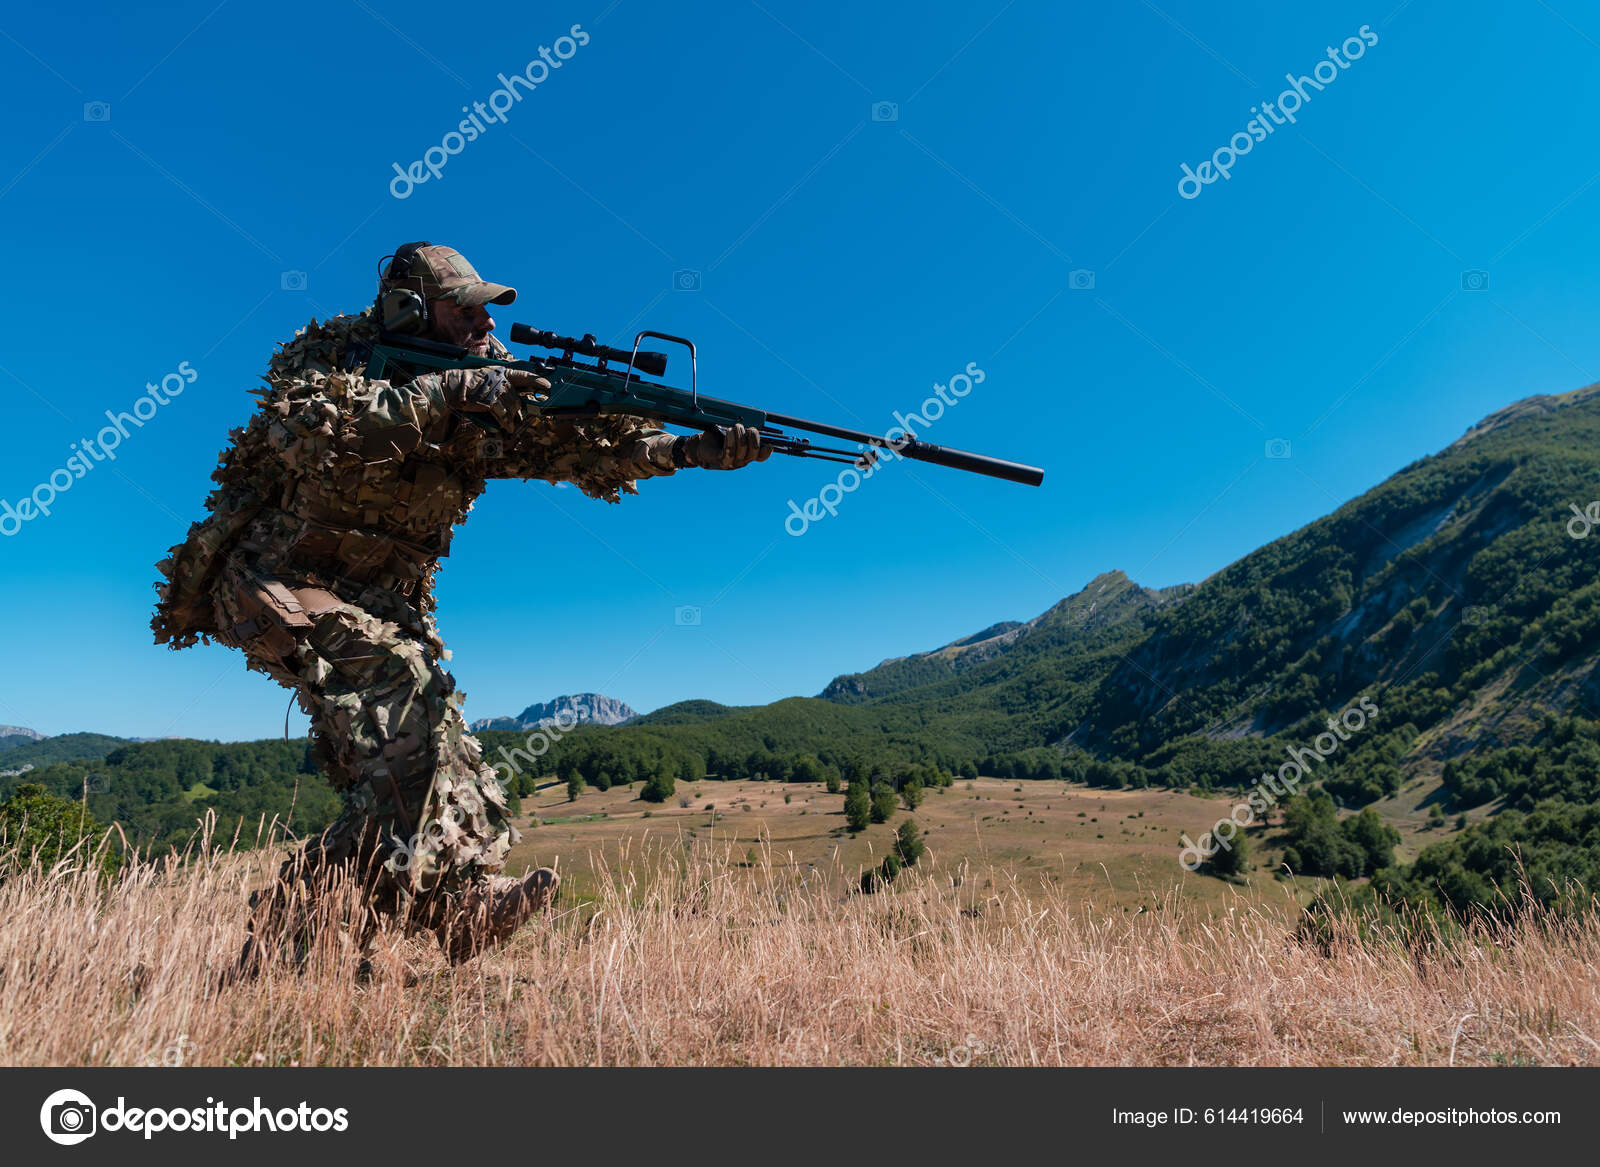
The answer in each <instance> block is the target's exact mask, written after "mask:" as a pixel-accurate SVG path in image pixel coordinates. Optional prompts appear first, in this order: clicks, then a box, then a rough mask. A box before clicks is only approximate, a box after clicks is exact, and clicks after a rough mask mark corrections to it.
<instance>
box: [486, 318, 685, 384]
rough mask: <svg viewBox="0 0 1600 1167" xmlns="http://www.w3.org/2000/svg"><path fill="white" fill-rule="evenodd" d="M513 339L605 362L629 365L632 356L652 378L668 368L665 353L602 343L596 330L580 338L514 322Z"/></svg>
mask: <svg viewBox="0 0 1600 1167" xmlns="http://www.w3.org/2000/svg"><path fill="white" fill-rule="evenodd" d="M511 339H512V340H513V341H514V342H516V343H517V344H531V345H533V346H534V347H535V348H549V349H560V350H561V352H562V356H564V357H570V356H572V355H573V354H574V353H576V354H577V355H579V356H583V357H597V358H598V359H600V360H602V361H616V362H617V363H618V364H622V365H626V364H627V363H628V361H629V359H630V358H631V359H632V361H633V367H634V369H636V370H637V371H638V372H640V373H646V374H648V375H650V376H652V377H659V376H661V375H662V374H663V373H665V372H666V371H667V354H666V353H639V354H638V355H637V356H634V354H633V353H632V352H630V351H629V350H628V349H625V348H612V347H611V346H610V345H604V344H600V343H599V342H598V341H596V340H595V338H594V334H593V333H589V334H587V335H585V336H584V337H583V339H582V340H579V339H577V338H575V337H571V336H557V335H556V334H555V333H553V332H545V331H543V330H542V329H538V328H534V327H533V326H532V325H528V324H513V325H512V326H511Z"/></svg>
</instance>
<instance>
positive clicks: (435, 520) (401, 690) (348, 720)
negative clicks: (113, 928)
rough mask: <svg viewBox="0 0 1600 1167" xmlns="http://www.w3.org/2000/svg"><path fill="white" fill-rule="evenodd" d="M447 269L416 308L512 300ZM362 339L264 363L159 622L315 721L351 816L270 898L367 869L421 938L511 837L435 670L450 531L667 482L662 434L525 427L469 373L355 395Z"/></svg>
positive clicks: (166, 564) (377, 890)
mask: <svg viewBox="0 0 1600 1167" xmlns="http://www.w3.org/2000/svg"><path fill="white" fill-rule="evenodd" d="M433 250H434V251H448V249H433ZM450 255H451V256H455V253H454V252H450ZM456 258H457V259H459V256H456ZM446 262H449V261H448V260H446ZM451 266H452V268H454V270H453V271H451V272H450V273H449V274H448V275H447V277H446V279H445V280H443V281H440V283H438V284H436V285H434V286H433V287H430V289H429V290H430V293H434V292H437V293H439V294H444V295H453V296H456V297H457V298H458V299H460V298H465V299H473V298H477V297H481V298H477V302H478V303H484V302H487V301H489V300H493V299H503V298H505V293H510V295H511V296H514V295H515V292H514V291H512V290H511V289H509V288H506V287H504V285H496V284H487V283H484V282H482V281H480V280H478V279H477V274H476V272H473V271H472V269H471V267H470V266H469V265H466V264H465V261H464V260H461V261H460V267H456V266H455V265H454V264H452V265H451ZM461 268H464V269H465V270H464V271H462V270H461ZM450 276H454V277H456V278H455V279H453V280H452V279H451V278H450ZM376 333H377V324H376V322H375V320H374V319H373V311H372V310H371V309H368V310H367V311H366V312H363V313H362V314H361V315H359V316H336V317H334V318H332V319H330V320H328V321H325V322H323V323H320V324H319V323H318V322H317V321H315V320H313V321H311V323H310V324H309V325H307V327H306V328H305V329H303V330H302V331H301V332H300V333H298V334H297V335H296V337H295V339H294V340H292V341H290V342H289V343H287V344H285V345H283V346H282V347H281V351H279V352H278V353H277V355H276V356H274V357H273V358H272V361H271V365H270V367H269V370H268V372H267V375H266V377H265V378H264V380H265V381H266V387H265V388H264V389H258V390H255V391H254V392H255V394H256V396H257V397H258V398H259V399H260V406H259V408H258V409H257V411H256V412H255V414H254V415H253V416H252V417H251V418H250V420H249V422H248V424H246V425H245V426H244V427H242V428H240V429H236V430H234V431H232V433H231V435H230V437H231V445H230V446H229V447H228V448H227V449H226V450H224V451H223V452H222V454H221V458H220V465H219V466H218V469H217V470H216V472H215V473H214V474H213V475H212V477H213V479H214V480H215V482H216V483H217V488H216V489H215V490H214V491H213V492H212V493H211V495H210V497H209V498H208V500H207V503H206V509H207V511H208V512H209V513H208V515H207V516H206V518H204V519H203V520H202V521H200V522H198V523H195V524H194V525H193V526H192V527H191V528H190V529H189V535H188V538H187V539H186V540H185V541H184V542H183V543H181V544H179V545H178V546H176V547H174V548H172V550H171V554H170V556H169V558H167V559H165V560H163V561H162V562H161V563H160V564H159V565H158V567H159V570H160V572H161V574H162V577H163V580H162V582H160V583H159V584H157V590H158V592H159V593H160V602H159V604H158V605H157V608H156V614H155V617H154V619H153V620H152V621H151V627H152V629H153V630H154V632H155V638H156V641H157V642H158V643H165V644H169V645H171V646H172V647H173V648H175V649H177V648H183V647H186V646H188V645H192V644H194V643H195V642H196V641H197V640H208V641H210V640H214V641H216V642H218V643H221V644H225V645H228V646H230V647H234V648H239V649H241V650H243V651H244V653H245V656H246V660H247V662H248V665H249V667H250V668H252V669H255V670H257V671H259V672H262V673H265V674H266V675H268V676H270V677H272V678H273V679H274V680H276V681H277V682H279V683H280V684H282V685H284V686H287V687H288V688H290V689H293V690H294V691H295V693H296V695H297V698H298V701H299V704H300V706H301V708H302V709H304V710H305V712H306V713H307V714H308V715H309V716H310V718H311V729H312V741H313V751H314V757H315V759H316V761H317V762H318V764H319V765H320V767H321V768H322V770H323V772H324V773H325V774H326V775H327V776H328V778H329V779H330V781H331V782H332V783H333V784H334V786H335V787H336V788H338V789H339V790H340V791H342V793H343V795H344V800H345V807H344V811H343V813H342V814H341V815H340V817H339V819H338V821H337V822H336V823H335V824H334V825H333V826H332V827H331V828H329V829H328V831H326V832H325V833H324V834H323V835H322V837H321V838H320V839H316V840H313V841H312V842H311V843H310V844H308V845H307V847H306V848H305V849H304V851H303V852H302V853H301V855H300V856H297V857H296V859H293V860H291V861H290V862H289V863H286V864H285V866H284V869H283V872H282V873H281V875H280V881H279V884H278V886H277V890H276V892H275V893H274V894H275V897H276V898H277V899H278V900H280V901H281V900H284V898H285V897H290V898H292V897H293V893H292V890H291V889H292V888H296V887H299V888H304V887H306V886H307V885H306V884H305V882H304V881H305V880H306V879H307V878H308V877H314V876H315V875H316V873H317V872H319V871H321V870H324V869H327V868H328V867H329V866H330V865H333V864H345V863H354V864H358V865H361V866H363V867H365V866H369V865H370V866H371V867H372V868H373V869H375V870H376V871H377V872H378V875H377V877H376V879H375V880H374V881H373V883H372V885H371V887H370V892H371V904H372V907H373V909H374V910H375V911H376V912H379V913H383V914H392V913H396V912H399V911H400V910H401V909H402V908H404V909H408V910H409V913H410V919H411V920H412V926H413V927H424V928H435V929H437V928H438V927H440V926H441V924H440V922H441V921H442V920H444V919H445V918H446V917H447V916H448V915H449V913H450V912H451V911H452V910H453V905H454V904H456V903H458V901H459V898H460V893H461V892H462V891H464V890H465V889H467V888H469V887H472V886H474V885H478V886H481V885H482V882H483V881H484V880H485V878H486V877H487V876H488V875H489V874H491V873H493V872H496V871H498V870H499V869H500V868H501V866H502V864H503V863H504V861H505V857H506V852H507V851H508V850H509V848H510V847H511V845H512V844H513V843H515V842H516V841H517V838H518V833H517V831H516V830H515V829H514V828H513V827H512V826H511V824H510V822H509V815H508V812H507V808H506V801H505V797H504V793H503V791H502V789H501V786H500V784H499V783H498V782H497V781H496V778H495V774H494V771H493V770H492V769H491V768H490V767H488V766H486V765H485V764H484V763H483V758H482V752H481V750H480V747H479V745H478V743H477V741H476V740H475V739H474V738H473V737H472V736H471V734H470V733H468V731H467V727H466V724H465V722H464V720H463V717H462V713H461V705H460V696H459V695H458V694H457V692H456V688H455V683H454V681H453V680H452V679H451V677H450V674H449V673H448V672H446V671H445V669H444V667H443V665H442V664H441V661H442V660H443V659H446V658H447V657H448V653H447V652H446V651H445V647H444V641H443V640H442V639H440V636H439V632H438V629H437V627H436V626H435V623H434V596H433V585H434V576H435V573H436V572H437V570H438V563H439V560H440V559H441V558H443V557H444V556H445V555H447V554H449V550H450V538H451V534H452V532H453V529H454V527H455V526H456V524H458V523H460V522H461V521H462V520H463V519H465V518H466V516H467V513H468V512H469V511H470V510H471V509H472V504H473V501H474V500H475V499H476V498H477V497H478V496H479V495H480V494H482V493H483V491H484V489H485V486H486V484H487V480H488V479H491V478H523V479H531V478H538V479H543V480H545V481H548V482H570V483H572V484H574V485H576V486H577V487H578V488H579V489H581V490H582V491H583V492H584V493H585V494H587V495H589V496H590V497H592V498H597V499H604V500H606V501H608V502H617V501H619V499H620V497H621V495H623V494H632V493H636V491H635V487H634V481H635V480H636V479H639V478H648V477H652V476H656V475H664V474H671V473H673V471H674V469H675V465H674V460H673V455H672V451H673V441H674V439H673V437H672V435H670V434H666V433H663V432H662V431H660V430H655V429H651V428H648V427H647V426H646V425H645V424H643V423H642V422H640V421H639V420H638V419H635V418H631V417H616V416H613V417H605V418H597V419H593V420H587V419H586V420H584V421H582V422H578V421H573V420H564V419H552V418H538V417H531V416H529V415H528V414H527V413H526V412H525V411H524V407H523V406H524V402H523V399H522V397H521V396H520V395H519V393H518V392H517V391H515V390H513V389H511V388H509V387H507V386H505V385H504V383H503V380H502V379H500V378H498V377H495V376H485V375H484V371H483V370H471V371H467V370H451V371H445V372H439V373H429V374H425V375H422V376H416V377H411V378H409V379H408V378H407V377H406V375H404V374H401V375H397V376H396V377H394V378H393V379H391V380H367V379H365V378H364V377H363V376H362V375H361V374H360V372H359V370H361V369H363V368H364V366H365V363H366V360H367V349H368V347H369V346H370V344H371V342H372V339H373V337H374V336H375V335H376ZM491 349H492V350H493V352H494V353H496V354H497V355H504V353H505V350H504V349H503V348H502V347H501V346H500V345H499V344H498V342H496V341H494V340H493V338H491ZM413 848H414V849H413Z"/></svg>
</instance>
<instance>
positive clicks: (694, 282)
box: [672, 267, 700, 292]
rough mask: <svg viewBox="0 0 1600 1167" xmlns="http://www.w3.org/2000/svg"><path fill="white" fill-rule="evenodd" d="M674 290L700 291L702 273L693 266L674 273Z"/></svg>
mask: <svg viewBox="0 0 1600 1167" xmlns="http://www.w3.org/2000/svg"><path fill="white" fill-rule="evenodd" d="M672 290H673V291H674V292H698V291H699V290H700V273H699V272H697V271H695V270H694V269H692V268H687V267H686V268H684V269H683V270H682V271H675V272H673V273H672Z"/></svg>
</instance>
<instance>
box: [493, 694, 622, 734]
mask: <svg viewBox="0 0 1600 1167" xmlns="http://www.w3.org/2000/svg"><path fill="white" fill-rule="evenodd" d="M637 716H639V715H638V714H637V713H635V712H634V711H633V710H632V709H630V708H629V707H628V706H627V705H625V704H623V703H622V702H621V701H618V700H617V699H616V698H614V697H607V696H605V695H604V694H602V693H573V694H570V695H568V696H565V697H556V698H553V699H552V700H549V701H541V702H537V703H535V704H533V705H530V706H528V707H527V708H526V709H524V710H523V711H522V712H521V713H519V714H517V716H515V717H485V718H481V719H479V720H478V721H474V722H473V723H472V729H473V730H474V731H480V730H496V729H498V730H529V729H538V728H539V727H540V726H542V725H549V724H551V723H552V722H555V721H556V720H557V719H559V720H561V721H563V722H570V721H572V720H574V719H576V721H577V722H578V723H580V724H583V725H621V724H622V723H623V722H625V721H632V720H633V719H634V718H635V717H637Z"/></svg>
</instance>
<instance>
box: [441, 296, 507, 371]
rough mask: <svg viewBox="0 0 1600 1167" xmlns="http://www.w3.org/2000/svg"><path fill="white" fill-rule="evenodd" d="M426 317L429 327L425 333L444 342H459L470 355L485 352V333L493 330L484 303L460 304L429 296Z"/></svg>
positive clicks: (486, 336)
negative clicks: (469, 306)
mask: <svg viewBox="0 0 1600 1167" xmlns="http://www.w3.org/2000/svg"><path fill="white" fill-rule="evenodd" d="M428 317H429V319H430V320H432V322H433V324H432V327H430V328H429V329H428V336H429V337H430V338H431V339H433V340H442V341H444V342H445V343H446V344H455V345H460V346H461V347H462V348H464V349H466V350H467V351H468V352H469V353H471V354H472V355H473V356H478V357H486V356H488V355H489V334H490V333H491V332H493V331H494V317H492V316H490V315H489V309H488V308H487V307H483V306H479V307H476V308H463V307H462V306H461V305H460V304H457V303H456V302H455V301H454V300H429V301H428Z"/></svg>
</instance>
